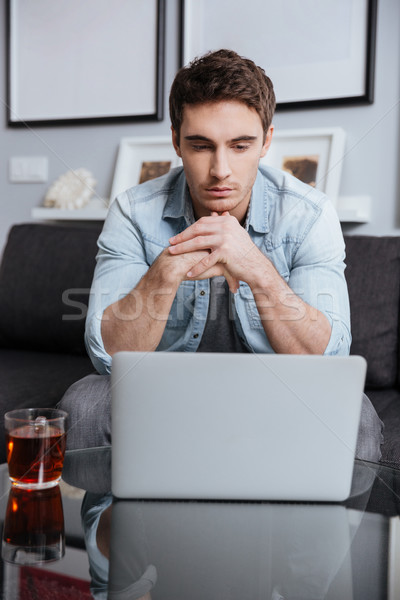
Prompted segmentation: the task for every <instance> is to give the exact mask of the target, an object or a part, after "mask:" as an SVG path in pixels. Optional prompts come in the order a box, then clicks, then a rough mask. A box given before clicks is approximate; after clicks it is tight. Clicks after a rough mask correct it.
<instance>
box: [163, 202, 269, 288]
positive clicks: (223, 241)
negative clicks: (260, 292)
mask: <svg viewBox="0 0 400 600" xmlns="http://www.w3.org/2000/svg"><path fill="white" fill-rule="evenodd" d="M169 242H170V244H171V246H170V247H169V249H168V250H169V253H170V254H171V255H180V254H187V253H192V252H198V251H204V250H205V251H208V253H207V254H206V255H205V256H204V257H203V258H202V259H201V260H200V261H199V262H197V263H196V264H195V265H194V266H192V267H191V269H190V270H189V271H188V272H187V273H186V277H187V279H208V278H209V277H214V276H216V275H223V276H224V277H225V279H226V280H227V282H228V285H229V289H230V290H231V292H233V293H235V292H236V291H237V290H238V289H239V280H242V281H247V278H248V276H249V274H250V272H251V270H252V269H254V267H255V265H254V262H255V260H256V261H258V260H259V254H260V252H259V250H258V248H257V247H256V246H255V245H254V243H253V242H252V240H251V238H250V236H249V235H248V233H247V231H246V230H245V229H244V228H243V227H242V226H241V225H240V223H239V222H238V220H237V219H236V218H235V217H233V216H231V215H230V214H229V212H224V213H222V214H221V215H219V214H218V213H216V212H213V213H211V215H210V216H209V217H202V218H201V219H199V220H198V221H196V222H195V223H194V224H193V225H190V227H188V228H187V229H185V230H184V231H182V233H178V234H177V235H175V236H174V237H172V238H170V240H169ZM261 256H262V255H261Z"/></svg>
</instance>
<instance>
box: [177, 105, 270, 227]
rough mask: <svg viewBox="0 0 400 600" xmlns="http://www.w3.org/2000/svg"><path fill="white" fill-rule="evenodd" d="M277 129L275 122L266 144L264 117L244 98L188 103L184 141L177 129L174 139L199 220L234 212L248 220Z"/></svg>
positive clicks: (182, 133)
mask: <svg viewBox="0 0 400 600" xmlns="http://www.w3.org/2000/svg"><path fill="white" fill-rule="evenodd" d="M272 131H273V127H272V126H271V127H270V129H269V131H268V134H267V137H266V140H265V142H264V141H263V137H264V132H263V128H262V123H261V119H260V117H259V115H258V114H257V112H256V111H255V110H254V109H251V108H249V107H248V106H247V105H246V104H244V103H243V102H237V101H221V102H212V103H208V104H196V105H190V104H189V105H186V106H185V108H184V111H183V120H182V126H181V131H180V145H179V146H178V145H177V137H176V133H175V131H174V130H172V141H173V144H174V147H175V150H176V152H177V154H178V156H180V157H181V158H182V162H183V166H184V169H185V175H186V180H187V183H188V186H189V190H190V195H191V198H192V202H193V208H194V213H195V216H196V217H197V218H200V217H203V216H207V215H210V214H211V212H212V211H215V212H218V213H222V212H224V211H229V212H230V214H231V215H233V216H235V217H236V218H237V219H238V221H239V222H242V221H243V219H244V217H245V215H246V212H247V208H248V205H249V202H250V197H251V190H252V187H253V184H254V181H255V178H256V176H257V169H258V163H259V160H260V158H261V157H262V156H265V154H266V152H267V150H268V148H269V146H270V143H271V138H272Z"/></svg>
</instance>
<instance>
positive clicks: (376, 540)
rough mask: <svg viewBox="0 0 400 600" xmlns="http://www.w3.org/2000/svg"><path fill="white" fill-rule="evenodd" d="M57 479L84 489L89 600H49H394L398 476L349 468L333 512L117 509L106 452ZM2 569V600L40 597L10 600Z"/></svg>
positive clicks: (398, 576) (69, 457) (87, 455)
mask: <svg viewBox="0 0 400 600" xmlns="http://www.w3.org/2000/svg"><path fill="white" fill-rule="evenodd" d="M4 467H5V466H2V467H0V475H4V474H5V475H6V471H5V473H4ZM2 469H3V471H2ZM5 469H6V467H5ZM4 479H6V477H2V478H0V484H1V485H2V486H3V499H2V503H1V506H0V510H1V515H0V516H1V518H4V514H5V502H6V496H7V493H6V487H7V482H6V481H3V480H4ZM63 479H64V480H65V481H66V482H67V483H68V484H70V485H72V486H75V487H77V488H81V489H83V490H86V491H87V493H86V495H85V498H84V500H83V511H82V514H83V524H84V526H81V524H80V515H79V512H80V508H81V502H82V501H81V500H79V501H78V502H76V508H75V510H76V513H77V520H78V521H79V523H78V524H79V527H82V529H81V531H80V540H81V545H82V546H83V543H85V547H86V552H87V560H88V566H87V569H88V579H90V583H91V589H92V592H91V594H92V596H91V595H90V594H89V592H88V586H87V587H86V588H84V587H82V589H81V591H80V592H79V593H77V592H75V595H71V596H65V595H64V594H65V590H64V591H63V592H61V591H57V585H56V584H54V590H53V592H54V593H53V595H52V596H51V597H52V598H60V599H63V598H64V597H71V598H90V597H93V596H94V597H95V598H107V597H108V598H110V599H111V600H112V599H114V598H115V599H116V598H129V599H134V598H143V599H146V600H148V599H149V598H152V599H155V600H156V599H163V600H169V599H172V598H173V599H174V600H179V599H182V600H183V599H185V600H187V599H190V600H197V599H199V600H200V599H201V600H208V599H209V600H214V599H215V600H217V599H218V600H224V599H236V598H237V599H238V600H239V599H240V600H243V599H249V600H252V599H257V600H258V599H260V600H261V599H263V600H266V599H268V600H269V599H271V600H289V599H296V600H302V599H304V600H306V599H307V600H313V599H329V600H336V599H337V600H350V599H358V598H359V599H360V600H361V599H362V600H381V599H388V600H394V599H395V598H400V520H399V514H400V471H398V470H395V469H391V468H389V467H384V466H380V465H374V464H372V463H367V462H362V461H355V466H354V476H353V485H352V491H351V495H350V497H349V499H348V500H347V501H346V502H344V503H335V504H330V503H304V502H302V503H293V502H291V503H289V502H222V501H217V502H213V501H178V500H177V501H148V500H129V501H127V500H115V499H114V500H113V498H112V496H111V493H110V482H111V450H110V448H96V449H90V450H89V449H88V450H82V451H72V452H67V454H66V460H65V465H64V471H63ZM63 502H64V499H63ZM68 536H70V539H72V540H74V539H75V541H76V538H79V535H77V531H76V523H75V530H74V534H73V536H71V535H70V533H69V532H68V527H66V537H67V546H68ZM78 545H79V540H78ZM52 564H53V565H54V566H56V565H57V563H52ZM10 566H11V567H14V565H9V564H8V563H5V562H4V563H3V567H2V569H3V580H2V586H3V593H2V595H0V598H10V599H11V598H13V599H14V598H15V599H17V598H24V599H25V598H39V597H40V598H42V599H44V598H45V596H43V594H41V593H38V592H40V590H37V589H36V590H35V581H33V584H32V586H31V588H32V589H31V594H32V595H30V596H26V595H25V596H22V595H18V594H19V592H18V590H17V589H14V595H10V594H11V592H10V589H12V585H10V577H9V570H10ZM89 569H90V575H89ZM7 570H8V571H7ZM53 583H54V582H53ZM64 583H65V582H64ZM59 589H61V588H59ZM57 594H58V595H57Z"/></svg>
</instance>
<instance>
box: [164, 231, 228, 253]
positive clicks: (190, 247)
mask: <svg viewBox="0 0 400 600" xmlns="http://www.w3.org/2000/svg"><path fill="white" fill-rule="evenodd" d="M216 243H217V240H216V237H215V236H214V235H199V236H197V237H195V238H193V239H191V240H187V241H185V242H179V243H178V244H176V245H175V246H169V248H168V250H169V253H170V254H186V253H187V252H196V251H198V250H212V249H213V247H214V246H215V245H216Z"/></svg>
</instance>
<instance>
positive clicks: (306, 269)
mask: <svg viewBox="0 0 400 600" xmlns="http://www.w3.org/2000/svg"><path fill="white" fill-rule="evenodd" d="M321 208H322V210H321V214H320V215H319V217H318V219H317V220H316V221H315V222H314V224H313V225H312V227H311V228H310V231H309V232H308V234H307V235H306V237H305V239H304V240H303V242H302V243H301V245H300V247H299V249H298V251H297V252H296V254H295V256H294V261H293V266H292V270H291V273H290V277H289V282H288V283H289V286H290V288H291V289H292V290H293V292H294V293H295V294H296V295H298V296H299V297H300V298H301V299H302V300H304V301H305V302H307V303H308V304H310V305H311V306H313V307H315V308H317V309H318V310H319V311H321V312H322V313H323V314H324V315H325V316H326V317H327V318H328V320H329V323H330V325H331V336H330V339H329V342H328V345H327V347H326V349H325V352H324V354H329V355H347V354H349V352H350V344H351V333H350V304H349V295H348V290H347V283H346V279H345V275H344V271H345V262H344V259H345V244H344V240H343V234H342V230H341V227H340V222H339V218H338V215H337V212H336V210H335V208H334V206H333V205H332V203H331V202H330V201H329V200H328V199H326V201H325V202H324V203H323V204H322V207H321Z"/></svg>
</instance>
